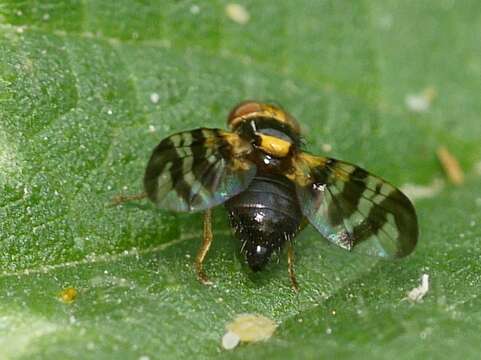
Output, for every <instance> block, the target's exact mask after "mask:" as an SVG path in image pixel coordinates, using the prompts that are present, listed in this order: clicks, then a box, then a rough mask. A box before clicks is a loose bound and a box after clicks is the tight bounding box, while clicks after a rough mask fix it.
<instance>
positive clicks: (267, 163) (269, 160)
mask: <svg viewBox="0 0 481 360" xmlns="http://www.w3.org/2000/svg"><path fill="white" fill-rule="evenodd" d="M271 159H272V158H271V157H270V156H269V155H266V156H265V157H264V164H266V165H269V164H270V163H271Z"/></svg>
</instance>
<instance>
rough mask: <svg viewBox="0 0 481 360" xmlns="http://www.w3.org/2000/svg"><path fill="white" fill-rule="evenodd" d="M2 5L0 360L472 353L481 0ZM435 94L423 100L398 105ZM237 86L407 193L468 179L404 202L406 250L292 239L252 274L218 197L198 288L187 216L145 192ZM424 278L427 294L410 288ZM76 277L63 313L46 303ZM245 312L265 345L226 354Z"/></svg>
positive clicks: (233, 96) (316, 145)
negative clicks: (187, 133)
mask: <svg viewBox="0 0 481 360" xmlns="http://www.w3.org/2000/svg"><path fill="white" fill-rule="evenodd" d="M240 3H241V4H242V5H243V6H244V7H245V9H246V10H247V11H248V12H249V14H250V20H249V21H248V22H247V23H246V24H240V23H236V22H235V21H233V20H232V19H231V18H229V17H228V16H227V15H226V12H225V6H226V4H227V2H224V1H203V2H190V1H157V2H155V1H140V0H135V1H132V0H129V1H127V0H120V1H100V0H87V1H77V0H64V1H62V0H46V1H41V2H40V1H34V0H25V1H22V2H19V1H7V0H3V1H0V29H1V32H0V191H1V193H0V194H1V196H0V357H1V358H7V359H22V358H25V359H26V358H29V359H31V358H60V357H64V358H69V359H76V358H79V359H85V358H92V359H99V358H106V359H107V358H112V356H113V355H115V357H116V358H125V359H139V358H143V359H146V358H147V357H148V358H150V359H153V358H162V359H166V358H194V357H195V358H212V357H222V358H225V357H231V358H247V357H249V356H252V357H256V358H271V359H281V358H294V357H295V358H325V357H336V358H364V357H368V356H369V357H370V358H379V359H381V358H382V359H385V358H398V359H412V358H453V357H456V358H473V359H474V358H477V357H478V356H479V341H480V340H481V336H480V334H481V326H480V324H481V311H480V309H481V297H480V296H479V294H480V292H479V288H480V286H481V276H480V274H481V261H480V260H481V255H480V254H481V252H480V247H479V244H480V239H481V231H480V230H479V228H480V224H481V197H480V195H479V184H480V163H479V162H480V161H481V145H480V141H479V139H480V138H481V127H480V126H479V114H480V113H481V102H480V101H479V94H480V90H481V87H480V85H479V84H480V83H479V79H480V76H481V70H480V69H481V51H480V50H481V45H480V44H481V43H480V42H479V34H480V33H481V17H480V15H479V14H480V13H481V6H480V4H479V2H478V1H474V0H471V1H463V2H461V1H423V2H403V3H400V2H397V1H371V2H368V1H355V2H350V1H349V2H348V1H335V0H326V1H313V0H311V1H309V0H301V1H295V2H294V1H287V0H285V1H276V2H274V1H269V2H267V1H265V2H259V1H241V2H240ZM424 89H431V90H430V91H431V94H434V93H436V94H437V95H436V96H435V97H434V98H433V99H432V102H431V103H429V104H428V105H429V106H428V109H427V110H426V111H423V112H415V111H411V110H410V109H409V108H408V107H407V106H406V103H405V101H406V97H407V96H410V95H412V94H414V95H415V94H419V93H422V91H423V90H424ZM245 99H260V100H273V101H275V102H277V103H280V104H282V105H283V106H284V107H285V108H286V109H288V110H289V111H290V112H291V113H292V114H294V115H295V116H296V117H297V118H298V119H299V120H300V122H301V123H302V126H303V128H304V133H305V137H306V143H307V145H306V147H307V148H308V149H309V150H311V151H312V152H314V153H323V151H324V152H325V151H326V149H327V150H328V149H329V148H332V151H330V152H329V155H330V156H334V157H337V158H340V159H343V160H347V161H350V162H354V163H356V164H359V165H361V166H363V167H365V168H368V169H370V170H371V171H373V172H374V173H377V174H379V175H381V176H383V177H385V178H387V179H389V180H391V181H392V182H393V183H395V184H397V185H398V186H401V185H404V184H406V183H410V184H418V185H423V186H427V185H429V184H431V182H432V181H433V180H435V179H439V178H443V176H444V175H443V172H442V170H441V168H440V166H439V163H438V161H437V159H436V155H435V152H436V149H437V148H438V146H441V145H443V146H446V147H447V148H448V149H450V151H451V152H452V153H453V154H454V155H455V156H456V157H457V158H458V159H459V161H460V163H461V166H462V167H463V168H464V169H465V171H466V182H465V184H463V185H462V186H460V187H457V188H456V187H453V186H451V185H449V184H447V183H445V185H444V186H442V189H441V190H440V192H439V193H435V194H431V195H433V196H432V197H430V198H426V199H419V200H417V201H416V208H417V211H418V216H419V222H420V234H421V235H420V239H419V245H418V248H417V249H416V252H415V253H414V254H413V255H412V256H410V257H408V258H406V259H404V260H401V261H398V262H384V261H375V262H373V260H372V259H370V258H364V257H360V256H355V255H352V254H348V253H346V252H344V251H342V250H339V249H334V248H332V247H328V246H326V245H325V244H324V243H323V241H321V239H320V236H319V234H317V233H316V232H315V231H314V230H313V229H309V228H308V229H306V230H305V231H304V232H303V233H302V234H301V235H300V236H299V237H298V239H297V243H296V273H297V276H298V280H299V282H300V285H301V293H300V294H299V295H295V294H293V293H292V291H291V289H290V284H289V281H288V278H287V271H286V259H284V258H281V259H280V261H279V263H276V262H275V261H274V262H273V263H272V264H271V266H270V267H269V269H268V270H266V271H264V272H262V273H260V274H256V275H255V276H254V275H252V274H251V273H250V272H249V271H248V270H246V269H245V266H244V265H243V262H242V259H239V257H238V256H237V248H238V244H237V243H236V242H235V240H234V239H233V237H232V236H231V235H230V232H229V229H228V225H227V221H226V217H225V213H224V211H223V210H222V208H219V209H218V210H216V212H215V217H216V219H215V227H214V229H215V242H214V245H213V248H212V250H211V252H210V253H209V256H208V258H207V263H206V271H207V273H208V274H209V276H210V278H211V279H212V280H213V281H214V282H215V284H216V286H215V287H205V286H202V285H200V284H199V283H198V282H197V280H196V279H195V275H194V271H193V268H192V262H193V257H194V256H195V253H196V251H197V248H198V246H199V242H200V239H199V238H200V236H201V225H202V224H201V218H200V215H198V214H192V215H191V214H183V215H178V214H170V213H166V212H162V211H159V210H157V209H155V208H154V206H152V205H150V204H148V203H146V202H137V203H134V204H129V205H125V206H120V207H117V208H110V207H107V206H106V205H107V204H108V203H109V201H110V199H111V198H112V197H113V196H115V195H117V194H119V193H135V192H138V191H140V190H141V189H142V182H141V179H142V175H143V170H144V166H145V164H146V161H147V159H148V157H149V155H150V152H151V150H152V148H153V147H154V146H155V145H156V144H157V143H158V142H159V141H160V139H162V138H163V137H165V136H166V135H168V134H170V133H172V132H176V131H180V130H186V129H191V128H196V127H200V126H212V127H214V126H215V127H223V126H224V124H225V118H226V115H227V114H228V112H229V110H230V109H231V107H232V106H233V105H234V104H236V103H237V102H239V101H242V100H245ZM423 273H427V274H429V275H430V279H431V289H430V291H429V292H428V294H427V295H426V297H425V299H424V301H423V302H422V303H417V304H414V305H413V304H410V303H409V302H406V301H402V299H403V298H404V297H405V296H406V292H407V291H408V290H410V289H412V288H414V287H416V286H418V285H419V279H420V277H421V275H422V274H423ZM68 287H74V288H75V289H77V291H78V296H77V298H76V299H75V300H74V301H73V302H72V303H70V304H67V303H64V302H61V301H59V296H58V294H59V292H60V291H62V290H63V289H66V288H68ZM242 312H257V313H260V314H263V315H264V316H267V317H269V318H271V319H274V320H276V321H277V322H278V323H279V328H278V329H277V332H276V333H275V335H274V337H273V338H271V339H270V340H269V341H267V342H266V343H261V344H252V345H242V346H240V347H238V348H236V349H235V350H233V351H232V352H226V351H224V350H222V349H221V346H220V340H221V337H222V335H223V333H224V326H225V324H226V322H228V321H230V320H231V319H232V318H233V317H234V316H235V315H236V314H238V313H242Z"/></svg>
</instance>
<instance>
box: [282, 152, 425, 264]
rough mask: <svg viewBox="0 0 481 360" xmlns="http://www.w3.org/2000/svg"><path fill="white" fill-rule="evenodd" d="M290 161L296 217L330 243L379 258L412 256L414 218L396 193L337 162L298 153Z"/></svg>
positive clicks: (408, 205) (403, 198)
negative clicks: (298, 213) (299, 213)
mask: <svg viewBox="0 0 481 360" xmlns="http://www.w3.org/2000/svg"><path fill="white" fill-rule="evenodd" d="M293 161H294V169H295V172H293V173H292V175H290V177H291V178H292V180H294V181H295V183H296V191H297V196H298V199H299V203H300V205H301V209H302V212H303V214H304V216H306V218H307V219H308V220H309V222H310V223H311V224H312V225H313V226H314V227H315V228H316V229H317V230H318V231H319V232H320V233H321V234H322V235H323V236H324V237H325V238H327V239H328V240H329V241H330V242H332V243H334V244H336V245H338V246H340V247H343V248H345V249H347V250H353V251H357V252H361V253H365V254H369V255H376V256H381V257H391V258H396V257H403V256H406V255H408V254H409V253H411V252H412V251H413V249H414V247H415V246H416V242H417V238H418V224H417V217H416V212H415V210H414V207H413V205H412V204H411V202H410V201H409V199H408V198H407V197H406V196H405V195H404V194H403V193H402V192H401V191H400V190H399V189H397V188H396V187H394V186H393V185H391V184H389V183H388V182H386V181H385V180H383V179H381V178H379V177H377V176H375V175H372V174H370V173H368V172H367V171H366V170H363V169H361V168H359V167H357V166H355V165H352V164H349V163H346V162H342V161H339V160H335V159H330V158H324V157H317V156H312V155H309V154H306V153H300V154H298V155H297V156H296V157H295V158H294V160H293Z"/></svg>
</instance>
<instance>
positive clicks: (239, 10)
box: [225, 4, 250, 25]
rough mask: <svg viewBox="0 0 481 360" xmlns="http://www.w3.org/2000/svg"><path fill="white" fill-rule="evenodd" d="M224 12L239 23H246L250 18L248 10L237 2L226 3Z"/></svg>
mask: <svg viewBox="0 0 481 360" xmlns="http://www.w3.org/2000/svg"><path fill="white" fill-rule="evenodd" d="M225 12H226V14H227V16H228V17H229V18H230V19H231V20H232V21H235V22H236V23H238V24H241V25H245V24H247V23H248V22H249V20H250V15H249V12H248V11H247V10H246V8H245V7H243V6H242V5H239V4H227V5H226V7H225Z"/></svg>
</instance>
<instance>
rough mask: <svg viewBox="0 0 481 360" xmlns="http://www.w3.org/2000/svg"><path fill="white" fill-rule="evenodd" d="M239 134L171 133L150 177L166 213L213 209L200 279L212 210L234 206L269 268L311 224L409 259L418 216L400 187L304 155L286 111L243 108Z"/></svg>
mask: <svg viewBox="0 0 481 360" xmlns="http://www.w3.org/2000/svg"><path fill="white" fill-rule="evenodd" d="M228 125H229V127H230V131H224V130H220V129H206V128H201V129H196V130H192V131H186V132H181V133H177V134H174V135H171V136H169V137H167V138H165V139H164V140H162V141H161V142H160V144H159V145H158V146H157V147H156V148H155V149H154V151H153V153H152V156H151V158H150V161H149V163H148V165H147V169H146V172H145V177H144V186H145V192H146V194H147V196H148V197H149V198H150V199H151V200H152V201H153V202H155V203H156V204H158V205H159V206H160V207H161V208H164V209H168V210H173V211H184V212H194V211H205V218H204V239H203V243H202V247H201V249H200V250H199V253H198V254H197V257H196V270H197V274H198V277H199V279H200V280H201V281H202V282H204V283H208V279H207V276H206V275H205V273H204V271H203V267H202V264H203V261H204V259H205V256H206V254H207V252H208V250H209V247H210V244H211V242H212V238H213V236H212V231H211V225H210V223H211V211H210V209H211V208H212V207H214V206H216V205H219V204H224V205H225V207H226V208H227V210H228V213H229V219H230V223H231V226H232V228H233V229H234V232H235V235H236V237H237V238H238V239H239V240H240V247H241V252H242V253H243V254H244V256H245V258H246V261H247V263H248V265H249V266H250V268H251V269H252V270H254V271H257V270H261V269H262V268H263V267H264V266H265V265H266V263H267V262H268V260H269V258H270V257H271V255H272V253H273V252H276V251H280V250H281V249H282V248H283V247H284V245H285V244H287V246H288V265H289V268H288V270H289V274H290V278H291V282H292V285H293V288H294V289H297V282H296V279H295V276H294V271H293V247H292V243H293V239H294V237H295V236H296V235H297V234H298V233H299V231H300V230H301V229H302V228H303V226H304V225H306V224H307V223H310V224H312V225H313V226H314V227H315V228H316V229H317V230H318V231H319V232H320V234H321V235H322V236H323V237H325V238H326V239H327V240H328V241H330V242H331V243H334V244H336V245H338V246H340V247H343V248H345V249H347V250H353V251H356V250H357V251H359V252H362V253H366V254H369V255H376V256H381V257H386V258H397V257H403V256H405V255H408V254H409V253H410V252H411V251H412V250H413V249H414V247H415V245H416V242H417V237H418V226H417V219H416V213H415V210H414V207H413V205H412V204H411V202H410V201H409V200H408V198H407V197H406V196H405V195H404V194H403V193H401V191H399V190H398V189H397V188H395V187H394V186H392V185H391V184H389V183H388V182H386V181H384V180H382V179H381V178H379V177H377V176H374V175H372V174H370V173H368V172H367V171H365V170H363V169H361V168H359V167H357V166H355V165H351V164H349V163H346V162H342V161H339V160H335V159H331V158H326V157H322V156H314V155H310V154H308V153H306V152H304V151H302V150H301V147H300V131H299V125H298V123H297V122H296V120H295V119H294V118H293V117H292V116H291V115H289V114H288V113H287V112H285V111H283V110H282V109H280V108H279V107H276V106H273V105H268V104H263V103H258V102H253V101H249V102H244V103H241V104H239V105H238V106H237V107H236V108H234V110H232V112H231V113H230V115H229V117H228Z"/></svg>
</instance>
